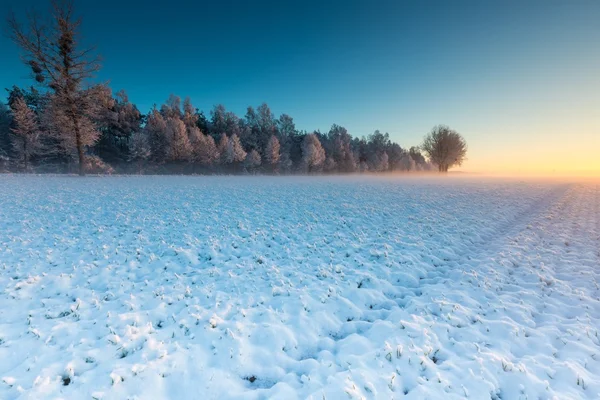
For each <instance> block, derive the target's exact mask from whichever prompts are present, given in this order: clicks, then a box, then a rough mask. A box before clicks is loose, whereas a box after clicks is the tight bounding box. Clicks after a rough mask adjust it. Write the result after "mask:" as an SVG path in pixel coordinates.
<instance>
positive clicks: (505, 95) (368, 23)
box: [0, 0, 600, 175]
mask: <svg viewBox="0 0 600 400" xmlns="http://www.w3.org/2000/svg"><path fill="white" fill-rule="evenodd" d="M0 4H2V7H1V8H0V9H2V10H9V9H11V8H12V9H13V10H14V11H15V12H16V13H17V15H24V13H25V11H26V10H27V9H30V8H32V7H35V8H37V9H39V10H41V11H46V10H48V1H46V0H43V1H42V0H20V1H7V0H0ZM76 8H77V11H78V13H79V14H80V15H81V16H82V17H83V27H82V33H83V36H84V39H85V41H86V42H89V43H92V44H96V45H97V48H98V52H99V53H100V54H101V55H102V57H103V59H104V64H103V65H104V67H103V70H102V71H101V73H100V75H99V78H101V79H103V80H108V81H109V83H110V85H111V87H112V88H113V89H115V90H118V89H121V88H123V89H125V90H126V91H127V92H128V94H129V96H130V99H131V100H132V101H133V102H135V103H136V104H137V105H138V106H139V108H140V110H141V111H142V112H147V111H148V109H149V108H150V107H151V106H152V104H154V103H157V104H160V103H162V102H164V101H165V100H166V99H167V97H168V96H169V94H170V93H174V94H177V95H180V96H182V97H185V96H190V97H191V99H192V101H193V103H194V104H195V105H196V106H197V107H199V108H201V109H203V110H205V112H207V114H208V111H209V110H210V109H211V108H212V105H214V104H217V103H223V104H224V105H225V106H226V107H227V108H228V109H231V110H233V111H234V112H236V113H237V114H238V115H240V116H243V115H244V113H245V108H246V107H247V106H248V105H254V106H257V105H259V104H260V103H262V102H267V103H268V104H269V105H270V106H271V109H272V110H273V111H274V112H275V113H276V114H277V115H279V114H281V113H283V112H285V113H287V114H290V115H291V116H292V117H294V119H295V121H296V124H297V126H298V128H300V129H306V130H314V129H320V130H322V131H327V130H328V129H329V127H330V126H331V124H332V123H337V124H339V125H343V126H345V127H346V128H347V129H348V130H349V132H350V133H351V134H352V135H354V136H362V135H366V134H369V133H371V132H373V131H374V130H375V129H379V130H381V131H383V132H389V133H390V135H391V137H392V138H393V140H395V141H397V142H398V143H399V144H400V145H402V146H405V147H409V146H411V145H416V144H418V143H419V142H420V141H421V139H422V137H423V135H424V134H425V133H427V132H428V131H429V130H430V129H431V127H432V126H433V125H436V124H440V123H443V124H447V125H450V126H451V127H452V128H454V129H456V130H458V131H459V132H460V133H462V134H463V135H464V136H465V138H466V139H467V142H468V143H469V153H468V161H467V162H466V163H465V164H464V166H463V168H462V169H463V170H466V171H474V172H475V171H477V172H504V173H516V172H520V173H553V174H570V173H576V174H578V173H583V174H585V173H587V174H590V173H592V174H594V173H595V174H599V175H600V1H598V0H564V1H557V0H539V1H538V0H525V1H513V0H504V1H486V0H473V1H462V0H458V1H446V0H443V1H366V0H365V1H352V0H350V1H337V0H336V1H323V0H321V1H312V0H311V1H266V2H265V1H252V2H250V1H217V0H215V1H212V2H210V3H208V2H207V3H205V2H202V1H195V2H191V1H183V2H181V1H179V2H178V1H171V2H160V3H159V4H155V3H154V2H148V1H127V0H120V1H117V0H104V1H82V0H80V1H78V2H76ZM17 52H18V49H17V48H16V47H15V45H14V44H12V43H11V42H10V41H9V40H8V39H7V38H6V37H2V38H0V54H1V55H2V56H1V57H0V87H10V86H12V85H13V84H17V85H20V86H27V85H30V84H31V80H30V79H29V78H28V71H27V69H26V68H25V67H24V66H23V65H22V64H21V63H20V61H19V58H18V53H17Z"/></svg>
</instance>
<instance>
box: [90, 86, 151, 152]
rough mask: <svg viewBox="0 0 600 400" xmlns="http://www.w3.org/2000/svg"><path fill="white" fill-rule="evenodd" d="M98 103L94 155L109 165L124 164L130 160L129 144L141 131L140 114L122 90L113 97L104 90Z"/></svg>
mask: <svg viewBox="0 0 600 400" xmlns="http://www.w3.org/2000/svg"><path fill="white" fill-rule="evenodd" d="M98 102H99V106H100V115H99V116H98V118H97V120H96V123H97V125H98V127H99V130H100V132H101V135H100V138H99V140H98V142H97V143H96V144H95V145H94V153H96V154H97V155H98V156H99V157H100V158H102V159H103V160H105V161H107V162H109V163H122V162H126V161H127V160H129V159H130V157H129V149H130V143H129V142H130V140H131V139H132V137H133V135H134V134H135V133H137V132H139V131H140V130H141V129H142V119H143V118H142V114H141V113H140V112H139V110H138V108H137V107H136V106H135V104H132V103H131V102H130V101H129V97H128V96H127V93H126V92H125V91H124V90H120V91H118V92H117V93H116V94H115V95H114V97H113V95H112V93H111V92H110V90H109V89H108V88H106V90H105V92H104V94H103V96H102V97H101V98H99V99H98Z"/></svg>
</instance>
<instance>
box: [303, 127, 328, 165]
mask: <svg viewBox="0 0 600 400" xmlns="http://www.w3.org/2000/svg"><path fill="white" fill-rule="evenodd" d="M324 162H325V150H324V149H323V146H321V142H320V141H319V138H318V137H317V135H316V134H314V133H311V134H309V135H306V136H305V137H304V140H303V141H302V165H303V167H304V169H305V170H306V171H308V172H314V171H318V170H319V169H320V168H321V166H322V165H323V163H324Z"/></svg>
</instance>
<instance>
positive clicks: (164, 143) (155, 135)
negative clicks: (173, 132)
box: [144, 107, 169, 164]
mask: <svg viewBox="0 0 600 400" xmlns="http://www.w3.org/2000/svg"><path fill="white" fill-rule="evenodd" d="M144 133H145V135H146V137H147V138H148V144H149V145H150V160H151V161H152V162H154V163H156V164H161V163H163V162H165V161H166V159H167V153H168V146H169V142H168V140H167V121H165V119H164V118H163V116H162V115H161V113H160V112H158V110H157V109H156V107H154V108H153V109H152V111H150V114H149V115H148V121H147V122H146V126H145V127H144Z"/></svg>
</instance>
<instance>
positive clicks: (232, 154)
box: [225, 135, 246, 164]
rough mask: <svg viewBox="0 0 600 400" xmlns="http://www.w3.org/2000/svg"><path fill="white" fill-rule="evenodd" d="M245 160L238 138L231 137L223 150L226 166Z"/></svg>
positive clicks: (244, 153)
mask: <svg viewBox="0 0 600 400" xmlns="http://www.w3.org/2000/svg"><path fill="white" fill-rule="evenodd" d="M245 159H246V152H245V151H244V148H243V147H242V143H241V142H240V138H239V137H238V136H237V135H233V136H231V137H230V138H229V141H228V142H227V147H226V148H225V162H226V163H227V164H236V163H240V162H242V161H244V160H245Z"/></svg>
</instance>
